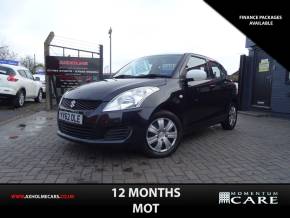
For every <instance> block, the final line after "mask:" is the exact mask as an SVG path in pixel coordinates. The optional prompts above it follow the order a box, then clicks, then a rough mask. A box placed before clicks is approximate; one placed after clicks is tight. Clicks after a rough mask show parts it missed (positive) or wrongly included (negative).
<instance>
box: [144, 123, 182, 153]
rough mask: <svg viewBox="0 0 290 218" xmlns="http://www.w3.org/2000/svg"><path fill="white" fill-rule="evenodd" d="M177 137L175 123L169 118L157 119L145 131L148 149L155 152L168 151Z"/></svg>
mask: <svg viewBox="0 0 290 218" xmlns="http://www.w3.org/2000/svg"><path fill="white" fill-rule="evenodd" d="M177 137H178V130H177V127H176V125H175V123H174V122H173V121H172V120H170V119H169V118H157V119H156V120H154V121H153V122H152V123H151V124H150V125H149V127H148V129H147V134H146V140H147V144H148V146H149V147H150V149H152V150H154V151H156V152H159V153H161V152H166V151H168V150H170V149H171V148H172V147H173V146H174V144H175V142H176V140H177Z"/></svg>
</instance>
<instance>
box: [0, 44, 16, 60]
mask: <svg viewBox="0 0 290 218" xmlns="http://www.w3.org/2000/svg"><path fill="white" fill-rule="evenodd" d="M16 57H17V54H16V53H15V52H13V51H11V50H10V48H9V46H8V45H6V44H4V43H0V59H6V60H7V59H12V60H13V59H15V58H16Z"/></svg>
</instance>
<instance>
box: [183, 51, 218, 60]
mask: <svg viewBox="0 0 290 218" xmlns="http://www.w3.org/2000/svg"><path fill="white" fill-rule="evenodd" d="M185 54H186V55H194V56H196V57H200V58H204V59H207V60H209V61H214V62H218V61H217V60H215V59H213V58H210V57H207V56H205V55H200V54H196V53H185Z"/></svg>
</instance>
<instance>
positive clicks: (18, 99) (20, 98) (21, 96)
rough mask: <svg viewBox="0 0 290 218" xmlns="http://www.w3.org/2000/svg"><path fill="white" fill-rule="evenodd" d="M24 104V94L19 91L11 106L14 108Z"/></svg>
mask: <svg viewBox="0 0 290 218" xmlns="http://www.w3.org/2000/svg"><path fill="white" fill-rule="evenodd" d="M24 102H25V93H24V91H23V90H20V91H18V92H17V94H16V97H15V98H14V101H13V104H14V106H15V107H22V106H23V105H24Z"/></svg>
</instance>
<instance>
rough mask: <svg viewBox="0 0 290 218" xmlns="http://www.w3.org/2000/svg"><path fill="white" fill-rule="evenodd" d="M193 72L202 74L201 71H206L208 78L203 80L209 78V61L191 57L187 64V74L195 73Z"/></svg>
mask: <svg viewBox="0 0 290 218" xmlns="http://www.w3.org/2000/svg"><path fill="white" fill-rule="evenodd" d="M193 70H199V71H200V73H201V71H204V74H205V76H206V78H203V79H208V78H209V72H208V67H207V61H206V60H205V59H204V58H200V57H195V56H191V57H190V58H189V59H188V62H187V64H186V71H187V74H189V72H193ZM195 72H197V71H195Z"/></svg>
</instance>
